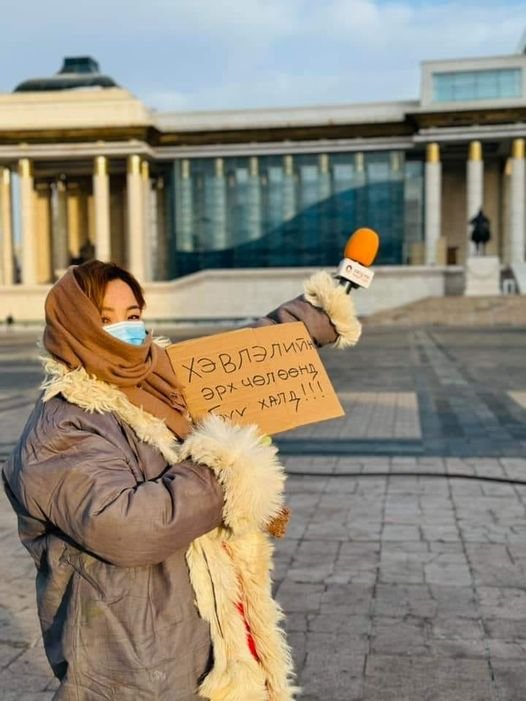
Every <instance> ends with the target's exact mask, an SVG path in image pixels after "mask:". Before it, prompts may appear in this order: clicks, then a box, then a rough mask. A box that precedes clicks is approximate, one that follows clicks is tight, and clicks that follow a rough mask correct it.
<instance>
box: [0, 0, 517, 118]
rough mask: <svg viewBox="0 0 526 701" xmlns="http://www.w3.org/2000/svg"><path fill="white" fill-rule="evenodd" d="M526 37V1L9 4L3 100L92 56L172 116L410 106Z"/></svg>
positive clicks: (0, 4)
mask: <svg viewBox="0 0 526 701" xmlns="http://www.w3.org/2000/svg"><path fill="white" fill-rule="evenodd" d="M525 29H526V3H525V2H524V0H499V1H498V2H497V1H496V0H490V1H488V0H475V1H474V0H444V1H442V0H429V1H427V2H426V1H425V0H400V1H393V2H391V1H387V0H89V1H86V2H79V1H78V0H77V1H76V2H75V1H72V0H45V1H42V0H0V93H6V92H11V91H12V90H13V88H14V87H15V86H16V85H17V84H18V83H19V82H21V81H23V80H26V79H28V78H34V77H47V76H50V75H53V74H54V73H56V72H57V71H58V70H59V69H60V66H61V64H62V59H63V58H64V56H81V55H89V56H92V57H93V58H95V59H96V60H97V61H98V62H99V64H100V67H101V70H102V72H103V73H105V74H107V75H110V76H111V77H112V78H113V79H114V80H115V81H116V82H117V83H118V84H119V85H121V86H122V87H125V88H127V89H128V90H130V91H131V92H132V93H133V94H134V95H136V96H137V97H139V98H140V99H141V100H143V101H144V102H145V103H146V104H147V105H148V107H150V108H152V109H156V110H158V111H163V112H164V111H191V110H209V109H212V110H221V109H237V108H261V107H280V106H282V107H294V106H305V105H329V104H345V103H352V102H383V101H391V100H412V99H418V96H419V90H420V62H421V61H423V60H433V59H443V58H463V57H470V56H474V57H476V56H497V55H505V54H512V53H516V52H517V50H518V47H519V44H520V42H521V38H522V36H523V33H524V31H525Z"/></svg>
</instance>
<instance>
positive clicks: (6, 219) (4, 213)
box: [0, 168, 15, 285]
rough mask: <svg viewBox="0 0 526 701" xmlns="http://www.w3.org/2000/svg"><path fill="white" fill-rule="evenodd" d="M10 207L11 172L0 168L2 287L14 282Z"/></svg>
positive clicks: (0, 281) (0, 279) (11, 213)
mask: <svg viewBox="0 0 526 701" xmlns="http://www.w3.org/2000/svg"><path fill="white" fill-rule="evenodd" d="M12 207H13V203H12V199H11V171H10V170H9V168H0V217H1V218H0V233H1V235H2V237H1V244H2V259H1V266H2V267H1V270H0V272H1V277H0V283H1V284H2V285H12V284H13V283H14V282H15V261H14V244H13V212H12Z"/></svg>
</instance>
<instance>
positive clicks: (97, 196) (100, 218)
mask: <svg viewBox="0 0 526 701" xmlns="http://www.w3.org/2000/svg"><path fill="white" fill-rule="evenodd" d="M93 200H94V204H95V255H96V257H97V258H98V259H99V260H102V261H105V262H108V261H110V260H111V228H110V177H109V175H108V159H107V158H106V156H97V157H96V158H95V161H94V164H93Z"/></svg>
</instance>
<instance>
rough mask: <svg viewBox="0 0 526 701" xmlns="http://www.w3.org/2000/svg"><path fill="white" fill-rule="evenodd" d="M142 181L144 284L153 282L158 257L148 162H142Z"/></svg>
mask: <svg viewBox="0 0 526 701" xmlns="http://www.w3.org/2000/svg"><path fill="white" fill-rule="evenodd" d="M141 180H142V220H143V234H142V238H143V256H144V277H143V281H144V282H149V281H150V280H153V261H154V258H155V257H156V255H155V247H156V243H157V242H156V241H154V231H153V226H152V224H153V222H152V201H151V188H150V164H149V163H148V161H142V162H141Z"/></svg>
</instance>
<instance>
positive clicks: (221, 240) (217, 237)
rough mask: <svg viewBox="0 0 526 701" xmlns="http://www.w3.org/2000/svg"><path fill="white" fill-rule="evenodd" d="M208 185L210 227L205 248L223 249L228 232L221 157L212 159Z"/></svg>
mask: <svg viewBox="0 0 526 701" xmlns="http://www.w3.org/2000/svg"><path fill="white" fill-rule="evenodd" d="M209 186H210V193H209V196H210V200H209V207H210V210H209V211H210V218H211V220H212V228H211V231H210V240H209V241H207V242H206V248H210V250H213V251H224V250H225V248H228V246H229V243H230V242H229V241H228V232H227V226H226V217H227V211H226V180H225V162H224V159H223V158H216V159H215V161H214V177H213V180H212V181H211V182H210V184H209Z"/></svg>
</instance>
